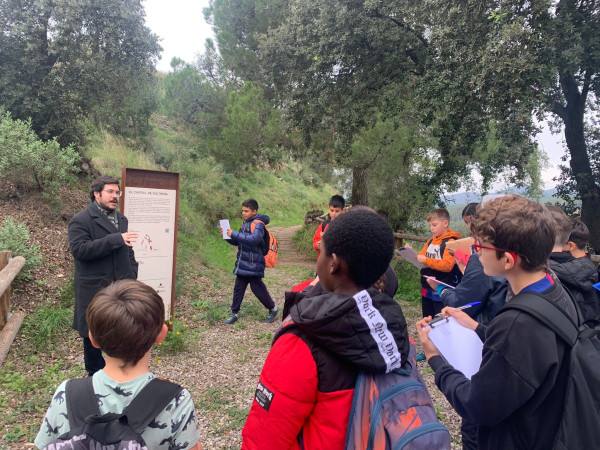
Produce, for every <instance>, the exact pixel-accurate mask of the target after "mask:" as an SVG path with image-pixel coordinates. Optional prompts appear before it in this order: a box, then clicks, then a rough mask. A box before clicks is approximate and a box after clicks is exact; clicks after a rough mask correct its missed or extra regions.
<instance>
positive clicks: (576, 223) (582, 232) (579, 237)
mask: <svg viewBox="0 0 600 450" xmlns="http://www.w3.org/2000/svg"><path fill="white" fill-rule="evenodd" d="M569 241H571V242H573V244H575V245H576V246H577V248H578V249H579V250H585V247H586V246H587V245H588V242H589V241H590V230H589V229H588V227H587V226H586V224H585V223H583V222H582V221H581V220H579V219H573V220H572V226H571V234H570V236H569ZM567 242H568V241H567Z"/></svg>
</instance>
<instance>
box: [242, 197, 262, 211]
mask: <svg viewBox="0 0 600 450" xmlns="http://www.w3.org/2000/svg"><path fill="white" fill-rule="evenodd" d="M242 206H245V207H246V208H250V210H251V211H258V202H257V201H256V200H254V199H253V198H249V199H248V200H244V201H243V202H242Z"/></svg>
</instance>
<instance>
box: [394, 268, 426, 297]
mask: <svg viewBox="0 0 600 450" xmlns="http://www.w3.org/2000/svg"><path fill="white" fill-rule="evenodd" d="M392 266H393V268H394V270H395V271H396V275H397V276H398V292H396V295H395V298H396V299H402V300H405V301H408V302H410V303H412V304H420V302H421V273H420V272H419V269H417V268H416V267H414V266H412V265H411V264H409V263H407V262H405V261H397V260H394V261H392Z"/></svg>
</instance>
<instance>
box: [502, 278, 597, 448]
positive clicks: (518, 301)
mask: <svg viewBox="0 0 600 450" xmlns="http://www.w3.org/2000/svg"><path fill="white" fill-rule="evenodd" d="M565 291H566V290H565ZM573 303H574V304H575V301H573ZM506 309H518V310H520V311H524V312H526V313H527V314H529V315H531V316H533V317H535V318H536V319H537V320H539V321H540V322H541V323H543V324H544V325H546V326H547V327H548V328H550V329H552V330H553V331H554V332H555V333H556V334H557V335H558V336H559V337H560V338H561V339H562V340H563V341H565V342H566V343H567V345H568V346H569V347H570V350H569V351H567V352H566V353H565V363H566V364H568V374H569V378H568V381H567V390H566V393H565V404H564V408H563V412H562V418H561V420H560V425H559V428H558V432H557V434H556V438H555V440H554V445H553V448H555V449H560V450H567V449H569V450H574V449H584V448H597V445H599V444H598V443H599V442H600V337H599V335H600V322H598V321H588V322H585V323H584V322H583V319H582V316H581V312H580V311H579V308H578V307H577V306H576V309H577V315H578V321H579V323H580V325H579V326H576V325H575V324H574V323H573V321H572V320H571V319H570V318H569V317H567V315H566V314H565V313H563V312H562V311H561V310H560V309H559V308H558V307H557V306H555V305H554V304H553V303H550V302H549V301H548V300H546V299H544V298H543V297H542V296H541V295H539V294H536V293H535V292H523V293H522V294H519V295H517V296H515V297H514V298H513V299H511V301H510V302H508V303H507V304H506V305H505V306H504V308H502V310H501V312H502V311H505V310H506Z"/></svg>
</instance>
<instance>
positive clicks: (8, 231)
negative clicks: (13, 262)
mask: <svg viewBox="0 0 600 450" xmlns="http://www.w3.org/2000/svg"><path fill="white" fill-rule="evenodd" d="M0 250H2V251H11V252H12V256H13V257H15V256H22V257H23V258H25V266H24V267H23V269H22V270H21V274H20V275H19V277H18V278H17V279H23V278H27V272H29V271H30V270H32V269H34V268H35V267H37V266H38V265H39V264H40V263H41V262H42V253H41V251H40V248H39V247H38V246H37V245H35V244H31V245H30V244H29V229H28V228H27V227H26V226H25V224H24V223H16V222H15V221H14V220H13V218H12V217H7V218H6V219H5V220H4V223H3V224H2V227H0Z"/></svg>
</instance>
